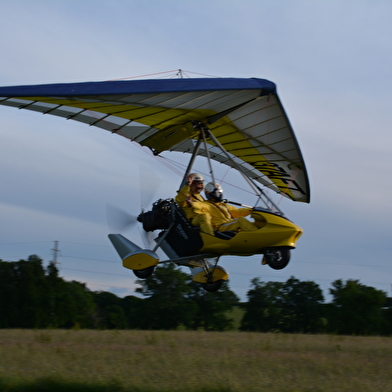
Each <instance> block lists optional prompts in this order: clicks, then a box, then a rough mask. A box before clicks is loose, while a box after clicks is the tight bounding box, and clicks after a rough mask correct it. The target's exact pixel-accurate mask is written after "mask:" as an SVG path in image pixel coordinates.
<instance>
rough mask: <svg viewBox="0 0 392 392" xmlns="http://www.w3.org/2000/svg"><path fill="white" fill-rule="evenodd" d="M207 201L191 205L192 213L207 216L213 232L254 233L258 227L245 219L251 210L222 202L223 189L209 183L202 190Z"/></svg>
mask: <svg viewBox="0 0 392 392" xmlns="http://www.w3.org/2000/svg"><path fill="white" fill-rule="evenodd" d="M204 192H205V195H206V198H207V201H203V202H200V201H199V200H197V201H195V202H194V203H193V212H194V213H196V214H200V215H209V216H210V217H211V224H212V227H213V230H216V231H220V232H222V231H238V230H243V231H254V230H257V229H258V227H257V226H256V225H254V224H253V223H252V222H250V221H248V220H247V219H245V218H244V217H245V216H248V215H250V214H251V213H252V209H251V208H236V207H233V206H231V205H229V204H227V203H225V202H224V201H223V189H222V188H221V186H220V185H219V184H214V183H213V182H209V183H208V184H207V185H206V187H205V189H204Z"/></svg>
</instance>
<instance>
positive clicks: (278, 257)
mask: <svg viewBox="0 0 392 392" xmlns="http://www.w3.org/2000/svg"><path fill="white" fill-rule="evenodd" d="M264 258H265V261H266V262H267V264H268V265H269V266H270V267H271V268H273V269H275V270H280V269H283V268H284V267H286V265H287V264H288V263H289V261H290V249H288V248H269V249H266V251H265V253H264Z"/></svg>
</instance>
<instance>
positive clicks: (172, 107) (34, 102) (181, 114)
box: [0, 78, 310, 202]
mask: <svg viewBox="0 0 392 392" xmlns="http://www.w3.org/2000/svg"><path fill="white" fill-rule="evenodd" d="M0 104H1V105H5V106H11V107H16V108H19V109H27V110H33V111H37V112H40V113H44V114H51V115H55V116H60V117H64V118H66V119H71V120H75V121H79V122H82V123H86V124H88V125H90V126H95V127H99V128H103V129H105V130H107V131H110V132H112V133H117V134H119V135H121V136H124V137H126V138H128V139H130V140H132V141H135V142H137V143H139V144H141V145H143V146H147V147H149V148H151V149H152V150H153V151H154V152H155V153H156V154H159V153H160V152H162V151H182V152H192V149H193V146H194V143H195V142H196V139H197V138H198V132H197V131H196V130H195V128H194V127H193V123H194V122H201V123H203V124H205V125H206V126H208V128H209V129H210V131H211V132H212V133H213V134H214V136H215V137H216V138H217V139H218V141H219V142H220V143H221V144H222V145H223V146H224V147H225V149H226V151H227V152H228V153H229V155H230V157H227V155H225V154H222V153H221V151H220V150H219V149H218V148H217V147H216V146H214V144H213V143H212V142H209V143H208V148H209V150H210V155H211V157H212V158H213V159H215V160H217V161H219V162H221V163H224V164H227V165H229V166H233V161H234V162H235V163H236V164H237V165H239V166H241V168H242V170H243V171H244V172H245V173H246V174H247V175H248V176H249V177H250V178H252V179H254V180H256V181H258V182H260V183H261V184H263V185H265V186H267V187H268V188H270V189H272V190H274V191H275V192H277V193H281V194H283V195H285V196H287V197H289V198H290V199H292V200H295V201H301V202H309V200H310V190H309V181H308V176H307V172H306V167H305V164H304V160H303V157H302V154H301V151H300V148H299V145H298V143H297V140H296V137H295V135H294V131H293V129H292V127H291V125H290V122H289V120H288V118H287V115H286V114H285V111H284V109H283V106H282V104H281V102H280V99H279V97H278V95H277V92H276V86H275V84H274V83H272V82H270V81H268V80H265V79H238V78H195V79H169V80H162V79H158V80H130V81H109V82H86V83H67V84H47V85H30V86H11V87H0ZM203 153H205V151H203V148H201V149H200V151H199V154H203Z"/></svg>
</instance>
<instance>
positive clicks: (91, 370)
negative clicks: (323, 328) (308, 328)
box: [0, 330, 392, 392]
mask: <svg viewBox="0 0 392 392" xmlns="http://www.w3.org/2000/svg"><path fill="white" fill-rule="evenodd" d="M0 358H1V359H0V380H1V382H0V390H2V391H55V392H60V391H106V392H109V391H124V392H125V391H154V392H155V391H156V392H158V391H184V392H185V391H187V392H188V391H189V392H193V391H205V392H207V391H230V392H237V391H238V392H240V391H241V392H242V391H270V392H274V391H285V392H286V391H291V392H295V391H298V392H304V391H309V392H310V391H339V392H341V391H353V392H354V391H355V392H361V391H369V392H374V391H383V392H386V391H392V338H389V337H355V336H333V335H289V334H272V333H245V332H242V333H241V332H204V331H195V332H190V331H90V330H0Z"/></svg>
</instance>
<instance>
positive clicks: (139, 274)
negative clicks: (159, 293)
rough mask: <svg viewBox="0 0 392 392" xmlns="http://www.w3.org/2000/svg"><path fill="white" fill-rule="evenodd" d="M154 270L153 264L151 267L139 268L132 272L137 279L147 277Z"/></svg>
mask: <svg viewBox="0 0 392 392" xmlns="http://www.w3.org/2000/svg"><path fill="white" fill-rule="evenodd" d="M154 270H155V265H153V266H152V267H148V268H144V269H141V270H133V273H134V274H135V275H136V276H137V277H138V278H139V279H147V278H149V277H150V276H151V275H152V274H153V272H154Z"/></svg>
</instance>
